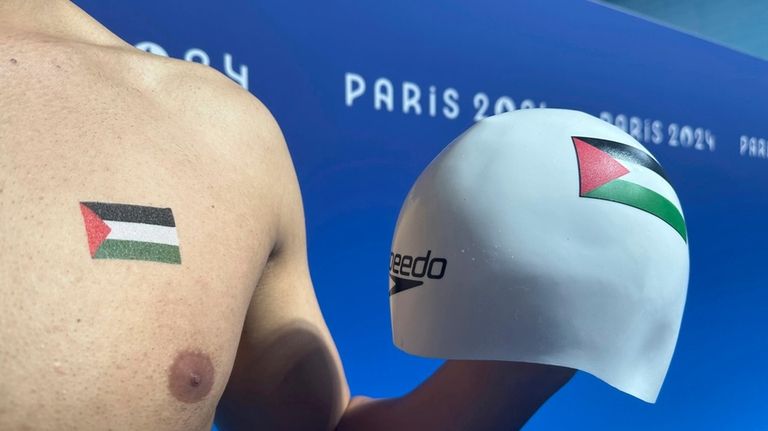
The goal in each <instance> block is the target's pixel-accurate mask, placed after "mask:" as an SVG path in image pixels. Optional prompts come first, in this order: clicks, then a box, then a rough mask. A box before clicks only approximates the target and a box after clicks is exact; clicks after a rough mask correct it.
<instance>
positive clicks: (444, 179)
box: [390, 109, 689, 402]
mask: <svg viewBox="0 0 768 431" xmlns="http://www.w3.org/2000/svg"><path fill="white" fill-rule="evenodd" d="M688 269H689V261H688V239H687V233H686V227H685V221H684V218H683V214H682V209H681V207H680V202H679V200H678V198H677V195H676V194H675V191H674V190H673V188H672V186H671V185H670V184H669V182H668V179H667V177H666V175H665V174H664V171H663V170H662V169H661V167H660V166H659V164H658V162H657V161H656V159H655V158H654V157H653V156H652V155H651V154H650V153H649V152H648V150H647V149H645V148H644V147H643V146H642V145H640V144H639V143H638V142H637V141H636V140H635V139H633V138H632V137H631V136H630V135H628V134H626V133H624V132H623V131H621V130H619V129H618V128H616V127H614V126H612V125H610V124H608V123H606V122H604V121H602V120H599V119H597V118H595V117H592V116H590V115H587V114H584V113H581V112H576V111H568V110H559V109H532V110H521V111H515V112H510V113H506V114H501V115H497V116H495V117H490V118H488V119H485V120H483V121H481V122H479V123H477V124H476V125H475V126H473V127H472V128H470V129H469V130H468V131H467V132H465V133H464V134H463V135H461V136H460V137H459V138H457V139H456V140H455V141H454V142H453V143H451V144H450V145H448V147H446V148H445V149H444V150H443V151H442V152H441V153H440V154H439V155H438V156H437V157H436V158H435V160H434V161H432V163H431V164H430V165H429V166H428V167H427V169H426V170H425V171H424V172H423V173H422V174H421V176H420V177H419V179H418V180H417V181H416V184H415V185H414V186H413V188H412V189H411V191H410V193H409V194H408V197H407V199H406V201H405V204H404V205H403V208H402V210H401V212H400V217H399V219H398V222H397V227H396V230H395V236H394V240H393V243H392V254H391V258H390V305H391V311H392V331H393V338H394V342H395V344H396V345H397V346H398V347H400V348H401V349H403V350H405V351H406V352H409V353H412V354H416V355H421V356H429V357H439V358H445V359H480V360H482V359H485V360H507V361H522V362H534V363H541V364H550V365H559V366H564V367H570V368H576V369H579V370H583V371H586V372H588V373H591V374H593V375H595V376H597V377H598V378H600V379H602V380H604V381H605V382H607V383H609V384H610V385H612V386H615V387H616V388H618V389H620V390H622V391H624V392H627V393H629V394H631V395H634V396H636V397H638V398H640V399H642V400H644V401H647V402H655V401H656V397H657V396H658V393H659V390H660V389H661V384H662V383H663V381H664V376H665V375H666V373H667V369H668V367H669V363H670V360H671V358H672V353H673V351H674V349H675V343H676V342H677V335H678V332H679V329H680V321H681V319H682V315H683V307H684V305H685V296H686V290H687V285H688Z"/></svg>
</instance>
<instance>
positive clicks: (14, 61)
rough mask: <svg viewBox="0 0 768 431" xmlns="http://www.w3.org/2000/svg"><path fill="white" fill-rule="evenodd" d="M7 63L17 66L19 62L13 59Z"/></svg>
mask: <svg viewBox="0 0 768 431" xmlns="http://www.w3.org/2000/svg"><path fill="white" fill-rule="evenodd" d="M9 61H10V62H11V64H19V61H18V60H16V59H15V58H12V59H10V60H9Z"/></svg>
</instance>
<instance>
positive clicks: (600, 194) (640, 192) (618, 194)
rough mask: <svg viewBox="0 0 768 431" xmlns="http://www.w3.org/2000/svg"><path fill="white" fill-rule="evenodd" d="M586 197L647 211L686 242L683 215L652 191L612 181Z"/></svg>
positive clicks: (673, 205)
mask: <svg viewBox="0 0 768 431" xmlns="http://www.w3.org/2000/svg"><path fill="white" fill-rule="evenodd" d="M586 196H588V197H590V198H597V199H605V200H609V201H613V202H620V203H623V204H626V205H630V206H633V207H635V208H639V209H641V210H643V211H647V212H649V213H651V214H653V215H655V216H656V217H658V218H660V219H662V220H664V221H665V222H667V223H668V224H669V225H670V226H672V228H673V229H675V230H676V231H677V232H678V233H679V234H680V236H682V237H683V240H685V241H686V242H687V241H688V234H687V232H686V228H685V219H683V215H682V214H680V211H679V210H678V209H677V207H676V206H675V204H673V203H672V202H670V201H669V200H667V198H665V197H664V196H662V195H660V194H658V193H656V192H654V191H653V190H650V189H647V188H645V187H643V186H640V185H637V184H634V183H630V182H628V181H623V180H614V181H611V182H609V183H607V184H605V185H602V186H600V187H598V188H596V189H594V190H592V191H591V192H589V193H587V194H586Z"/></svg>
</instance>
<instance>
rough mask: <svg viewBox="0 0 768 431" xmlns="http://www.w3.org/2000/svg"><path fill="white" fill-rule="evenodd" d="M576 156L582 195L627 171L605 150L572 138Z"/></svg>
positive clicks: (580, 193) (627, 171)
mask: <svg viewBox="0 0 768 431" xmlns="http://www.w3.org/2000/svg"><path fill="white" fill-rule="evenodd" d="M573 144H574V145H575V146H576V157H577V158H578V159H579V178H580V181H581V184H580V191H579V195H581V196H584V195H586V194H587V193H589V192H591V191H592V190H594V189H596V188H598V187H600V186H602V185H604V184H607V183H609V182H611V181H613V180H615V179H616V178H619V177H621V176H624V175H626V174H628V173H629V170H628V169H627V168H625V167H624V166H623V165H622V164H621V163H619V162H617V161H616V159H614V158H613V157H611V155H610V154H608V153H606V152H605V151H602V150H598V149H597V148H595V147H593V146H592V145H589V144H588V143H587V142H584V141H583V140H581V139H579V138H573Z"/></svg>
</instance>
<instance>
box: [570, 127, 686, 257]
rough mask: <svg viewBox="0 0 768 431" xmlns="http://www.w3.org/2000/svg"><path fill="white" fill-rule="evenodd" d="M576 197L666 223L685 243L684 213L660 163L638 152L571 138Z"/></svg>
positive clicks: (614, 144)
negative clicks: (632, 209)
mask: <svg viewBox="0 0 768 431" xmlns="http://www.w3.org/2000/svg"><path fill="white" fill-rule="evenodd" d="M572 139H573V145H574V147H575V149H576V159H577V160H578V164H579V180H580V183H579V196H581V197H585V198H593V199H603V200H607V201H612V202H617V203H621V204H624V205H628V206H631V207H635V208H637V209H640V210H643V211H645V212H647V213H650V214H653V215H655V216H656V217H658V218H660V219H661V220H663V221H664V222H666V223H667V224H668V225H669V226H671V227H672V229H674V230H675V231H677V233H678V234H680V236H681V237H682V238H683V240H684V241H685V242H688V233H687V230H686V226H685V219H684V218H683V211H682V209H681V208H680V204H679V202H678V201H677V197H676V196H675V193H674V190H673V189H672V186H671V185H670V184H669V180H668V179H667V175H666V174H665V173H664V170H663V169H662V168H661V165H659V162H657V161H656V159H654V158H653V156H651V155H650V154H649V153H647V152H645V151H643V150H641V149H640V148H636V147H633V146H631V145H626V144H622V143H619V142H614V141H609V140H606V139H599V138H587V137H581V136H574V137H572Z"/></svg>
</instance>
